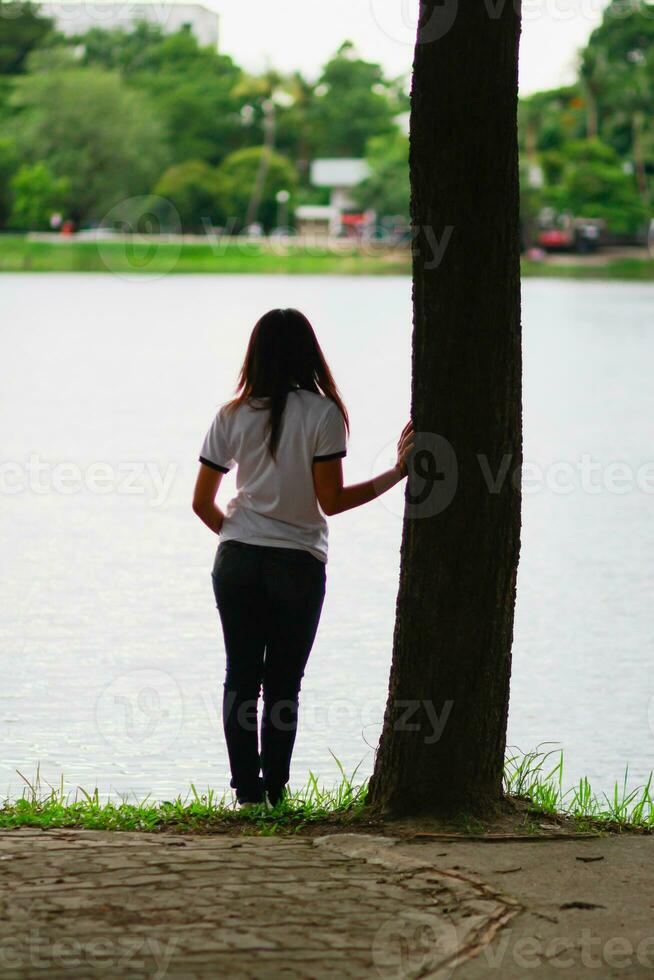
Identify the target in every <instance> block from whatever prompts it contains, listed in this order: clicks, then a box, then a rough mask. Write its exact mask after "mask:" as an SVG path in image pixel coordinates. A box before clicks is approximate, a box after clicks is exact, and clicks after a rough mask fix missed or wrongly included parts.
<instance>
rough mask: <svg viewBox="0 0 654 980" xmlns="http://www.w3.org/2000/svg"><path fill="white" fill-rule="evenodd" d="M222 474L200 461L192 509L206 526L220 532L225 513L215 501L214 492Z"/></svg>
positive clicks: (217, 532) (216, 491)
mask: <svg viewBox="0 0 654 980" xmlns="http://www.w3.org/2000/svg"><path fill="white" fill-rule="evenodd" d="M222 478H223V474H222V473H221V472H220V471H219V470H213V469H211V467H210V466H205V465H204V463H200V469H199V470H198V478H197V480H196V481H195V490H194V491H193V510H194V512H195V513H196V514H197V515H198V517H199V518H200V520H201V521H203V522H204V523H205V524H206V525H207V527H209V528H211V530H212V531H214V532H215V533H216V534H220V529H221V527H222V524H223V520H224V517H225V515H224V514H223V512H222V510H221V509H220V507H219V506H218V504H217V503H216V494H217V493H218V487H219V486H220V481H221V480H222Z"/></svg>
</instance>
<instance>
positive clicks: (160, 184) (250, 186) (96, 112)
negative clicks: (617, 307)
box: [0, 0, 654, 275]
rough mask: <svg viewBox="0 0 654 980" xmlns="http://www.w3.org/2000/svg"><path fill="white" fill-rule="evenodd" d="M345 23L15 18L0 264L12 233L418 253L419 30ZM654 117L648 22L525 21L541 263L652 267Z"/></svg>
mask: <svg viewBox="0 0 654 980" xmlns="http://www.w3.org/2000/svg"><path fill="white" fill-rule="evenodd" d="M343 6H344V5H343V4H335V5H333V10H330V12H329V13H325V12H317V11H316V12H313V13H312V14H311V16H308V12H307V10H306V9H303V7H302V5H300V4H298V3H288V2H287V3H285V4H277V5H275V9H274V11H271V10H264V9H263V5H262V4H259V5H256V4H255V6H254V7H253V9H252V16H251V17H248V16H246V15H245V14H244V13H243V12H242V11H241V12H239V11H238V10H237V9H236V5H235V4H233V3H231V2H230V3H226V4H224V5H221V4H220V3H218V2H216V3H215V5H213V6H203V5H200V4H193V3H171V2H167V3H154V2H153V3H145V2H127V0H125V2H123V0H114V2H95V3H75V2H70V0H68V2H64V0H48V2H42V3H33V4H23V3H14V2H2V3H1V4H0V29H1V32H2V34H1V39H0V120H1V123H2V130H1V131H2V137H1V140H0V188H1V189H0V229H1V230H2V231H3V232H4V233H5V234H4V237H5V245H4V246H3V250H4V255H3V256H2V255H0V264H2V263H4V264H3V265H1V267H3V268H12V267H13V265H18V267H22V266H21V264H20V263H21V261H23V262H24V261H25V254H26V253H25V252H24V251H21V249H20V248H18V245H17V243H16V242H15V241H13V239H12V240H11V241H9V239H8V238H7V236H8V234H9V233H11V232H52V233H55V234H61V235H64V236H71V235H76V234H79V233H80V232H82V233H83V232H89V231H90V230H92V229H98V228H101V229H102V232H103V234H104V236H105V237H106V236H109V235H110V234H111V233H112V232H120V231H121V230H122V231H125V230H128V231H129V230H132V231H133V230H138V231H141V232H146V233H147V232H155V233H156V232H158V231H165V232H168V233H187V234H189V235H193V234H195V235H200V236H205V237H206V234H207V233H208V232H210V231H211V229H214V230H218V231H219V232H221V233H223V234H228V235H230V236H231V235H239V234H242V233H245V232H248V233H249V234H251V235H262V234H267V233H270V232H272V231H274V230H275V229H276V228H277V229H279V228H284V229H287V230H288V231H290V232H291V233H293V234H298V233H299V235H300V236H302V235H310V236H313V237H314V238H315V237H318V238H319V239H320V240H327V239H329V238H331V237H334V236H339V237H343V236H346V237H349V238H350V239H354V240H356V239H361V238H365V237H367V238H372V239H376V240H379V241H386V242H395V243H397V244H401V243H402V242H404V243H405V244H406V238H407V234H406V231H407V221H408V207H409V194H408V165H407V146H408V137H407V133H408V108H409V106H408V91H409V84H410V81H409V73H410V64H411V57H412V47H411V42H412V39H413V27H414V25H413V24H412V21H411V17H412V13H413V12H412V11H411V8H410V7H409V6H408V5H407V4H403V5H402V4H401V5H392V4H388V3H385V2H382V0H370V2H366V3H358V4H349V5H347V9H348V11H351V12H349V13H347V14H346V12H345V10H344V9H341V8H342V7H343ZM415 6H416V7H417V4H416V5H415ZM304 7H306V5H304ZM348 29H350V32H351V34H352V37H353V38H354V40H348V39H346V38H347V36H348ZM339 33H342V38H341V39H338V40H337V38H338V35H339ZM332 43H333V48H331V49H330V48H329V45H330V44H332ZM362 49H363V50H364V51H365V52H366V53H365V54H362V53H361V50H362ZM375 54H376V56H375ZM371 55H372V56H371ZM380 56H381V57H380ZM562 81H565V84H562ZM543 83H545V84H543ZM547 83H549V84H547ZM653 106H654V6H653V5H652V4H651V3H646V2H636V0H630V2H628V3H625V2H624V0H612V2H610V3H595V4H594V5H593V4H592V3H590V2H588V3H584V4H581V3H580V4H579V5H577V6H575V5H574V4H573V5H570V4H566V5H565V9H564V8H563V7H561V8H560V9H559V7H558V6H557V5H556V4H555V3H553V2H552V3H549V4H547V3H543V4H541V5H536V6H535V7H534V6H530V7H529V8H527V9H526V10H525V13H524V26H523V41H522V67H521V99H520V151H521V177H522V199H521V203H522V231H523V246H524V249H525V251H526V253H527V254H526V257H527V258H528V259H529V260H531V261H535V262H538V261H542V260H544V259H545V258H546V256H547V255H548V254H549V253H561V252H566V251H568V252H576V253H580V254H584V255H587V254H590V253H594V252H596V251H597V250H598V249H601V248H608V249H611V250H612V251H611V256H616V257H619V256H622V257H624V258H631V259H633V258H638V257H640V258H645V257H647V256H646V254H645V251H644V250H645V249H646V246H647V244H648V234H649V224H650V194H651V190H650V185H651V182H652V174H653V173H654V112H652V108H653ZM148 196H151V200H150V201H149V202H146V201H145V200H144V199H145V198H147V197H148ZM134 199H137V201H136V203H135V202H134ZM126 202H130V203H126ZM144 215H146V216H147V220H146V219H145V218H144ZM27 254H30V253H29V251H28V253H27ZM31 254H32V257H33V258H35V259H36V258H37V257H38V255H39V254H43V253H39V252H38V251H36V252H32V253H31ZM51 261H53V262H56V261H57V260H56V259H51ZM640 273H641V274H642V275H645V274H646V271H645V270H644V269H641V270H640Z"/></svg>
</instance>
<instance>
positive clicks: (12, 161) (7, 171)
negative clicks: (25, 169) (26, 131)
mask: <svg viewBox="0 0 654 980" xmlns="http://www.w3.org/2000/svg"><path fill="white" fill-rule="evenodd" d="M18 166H19V154H18V149H17V147H16V144H15V143H14V141H13V140H11V139H8V138H7V137H0V228H3V227H4V225H5V224H6V221H7V218H8V217H9V212H10V210H11V189H10V186H9V183H10V180H11V178H12V176H13V174H14V173H15V172H16V170H17V169H18Z"/></svg>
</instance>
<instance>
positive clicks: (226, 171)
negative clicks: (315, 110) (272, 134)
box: [218, 146, 297, 229]
mask: <svg viewBox="0 0 654 980" xmlns="http://www.w3.org/2000/svg"><path fill="white" fill-rule="evenodd" d="M264 152H265V151H264V149H263V148H262V147H259V146H253V147H248V148H247V149H244V150H237V151H236V153H232V154H231V155H230V156H228V157H227V159H226V160H224V161H223V163H222V164H221V165H220V167H219V168H218V186H219V192H218V198H219V201H220V206H221V208H222V211H223V213H224V214H225V215H226V216H227V218H228V220H229V219H232V220H235V222H236V226H235V228H237V227H238V226H239V225H242V224H243V223H244V221H245V216H246V213H247V209H248V204H249V202H250V196H251V194H252V188H253V186H254V182H255V180H256V176H257V171H258V170H259V164H260V160H261V154H262V153H264ZM296 183H297V174H296V172H295V169H294V167H293V164H292V163H291V162H290V160H287V159H286V158H285V157H283V156H281V155H280V154H279V153H274V152H272V153H270V154H269V160H268V171H267V176H266V181H265V184H264V187H263V193H262V195H261V203H260V206H259V209H258V214H257V220H258V221H260V222H261V224H262V225H263V226H264V228H266V229H270V228H273V227H274V226H275V224H276V221H277V202H276V200H275V195H276V194H277V192H278V191H282V190H285V191H289V192H290V193H292V192H293V190H294V189H295V185H296Z"/></svg>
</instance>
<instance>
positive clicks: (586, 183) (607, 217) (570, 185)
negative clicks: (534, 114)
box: [540, 140, 647, 234]
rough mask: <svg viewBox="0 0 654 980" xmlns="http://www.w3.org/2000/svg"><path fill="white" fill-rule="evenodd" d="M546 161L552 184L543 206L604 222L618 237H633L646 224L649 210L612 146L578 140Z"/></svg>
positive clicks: (631, 175)
mask: <svg viewBox="0 0 654 980" xmlns="http://www.w3.org/2000/svg"><path fill="white" fill-rule="evenodd" d="M545 160H546V164H547V171H546V172H547V173H548V177H549V180H548V185H547V186H546V187H545V188H544V189H543V190H542V192H541V194H540V200H541V204H542V205H543V206H547V207H552V208H554V209H555V210H556V211H559V212H562V211H568V212H570V213H571V214H573V215H575V216H576V217H580V218H602V219H603V220H604V221H605V222H606V226H607V228H608V229H609V231H611V232H614V233H618V234H633V233H635V232H636V231H638V229H639V227H641V226H642V225H643V224H644V222H645V220H646V218H647V209H646V208H645V206H644V204H643V202H642V200H641V199H640V196H639V194H638V189H637V186H636V182H635V180H634V177H633V174H631V173H629V172H625V170H624V168H623V166H622V164H621V163H620V158H619V157H618V154H617V153H616V152H615V150H614V149H613V148H612V147H611V146H607V145H606V144H605V143H602V142H601V141H600V140H577V141H575V142H572V143H567V144H565V146H564V147H563V149H562V152H561V153H560V154H557V155H556V157H549V158H548V157H546V158H545ZM553 165H555V166H554V170H552V167H553Z"/></svg>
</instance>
